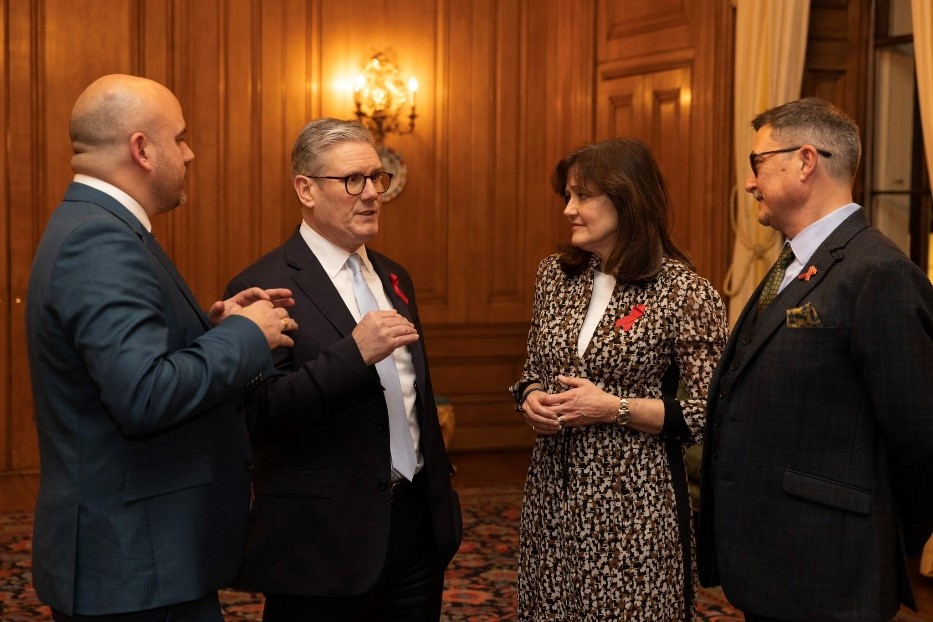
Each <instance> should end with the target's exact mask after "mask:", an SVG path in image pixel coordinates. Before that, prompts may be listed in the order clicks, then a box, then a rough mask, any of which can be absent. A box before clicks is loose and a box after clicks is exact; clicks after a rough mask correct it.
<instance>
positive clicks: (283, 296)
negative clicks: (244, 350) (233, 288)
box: [207, 287, 295, 326]
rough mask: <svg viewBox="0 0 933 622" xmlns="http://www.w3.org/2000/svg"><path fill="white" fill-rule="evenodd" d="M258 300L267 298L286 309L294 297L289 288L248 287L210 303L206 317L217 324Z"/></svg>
mask: <svg viewBox="0 0 933 622" xmlns="http://www.w3.org/2000/svg"><path fill="white" fill-rule="evenodd" d="M260 300H267V301H269V302H271V303H272V305H273V306H274V307H276V308H281V309H287V308H289V307H291V306H293V305H294V304H295V299H294V298H292V292H291V290H290V289H285V288H276V289H261V288H259V287H250V288H249V289H244V290H243V291H241V292H239V293H238V294H236V295H234V296H233V297H231V298H227V299H226V300H218V301H217V302H215V303H214V304H212V305H211V308H210V311H208V314H207V315H208V319H209V320H210V322H211V325H212V326H217V325H218V324H220V323H221V322H223V321H224V320H225V319H227V318H228V317H230V315H232V314H233V312H234V311H238V310H240V309H242V308H244V307H248V306H250V305H251V304H253V303H254V302H258V301H260Z"/></svg>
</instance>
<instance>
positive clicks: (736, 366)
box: [729, 363, 739, 371]
mask: <svg viewBox="0 0 933 622" xmlns="http://www.w3.org/2000/svg"><path fill="white" fill-rule="evenodd" d="M738 368H739V364H738V363H733V364H732V365H729V369H730V370H732V371H735V370H737V369H738Z"/></svg>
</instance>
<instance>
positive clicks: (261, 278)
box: [227, 231, 462, 595]
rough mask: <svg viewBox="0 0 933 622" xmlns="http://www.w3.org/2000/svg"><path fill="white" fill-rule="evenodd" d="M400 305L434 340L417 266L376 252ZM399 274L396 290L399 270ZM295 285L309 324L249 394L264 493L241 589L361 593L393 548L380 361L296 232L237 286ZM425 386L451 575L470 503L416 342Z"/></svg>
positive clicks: (422, 404)
mask: <svg viewBox="0 0 933 622" xmlns="http://www.w3.org/2000/svg"><path fill="white" fill-rule="evenodd" d="M367 255H368V256H369V259H370V261H371V262H372V264H373V267H374V268H375V271H376V273H377V274H378V275H379V278H380V279H381V280H382V283H383V287H384V289H385V292H386V293H387V295H388V297H389V300H390V301H391V302H392V304H394V305H395V308H396V309H397V310H398V312H399V313H400V314H402V315H403V316H405V317H406V318H408V319H409V320H411V321H412V323H413V324H414V325H415V328H416V329H417V330H418V333H419V334H421V335H424V331H423V330H422V328H421V323H420V321H419V319H418V305H417V303H416V301H415V289H414V286H413V285H412V282H411V278H410V277H409V275H408V272H407V271H406V270H405V269H404V268H403V267H402V266H400V265H399V264H397V263H395V262H393V261H392V260H391V259H389V258H387V257H385V256H384V255H381V254H379V253H377V252H375V251H373V250H371V249H367ZM393 274H394V275H395V276H396V277H397V278H398V286H399V290H400V291H401V292H402V295H404V296H405V297H406V298H408V300H407V301H405V300H402V298H401V296H399V295H398V294H397V293H394V286H393V284H392V282H391V276H390V275H393ZM251 286H259V287H264V288H266V287H288V288H290V289H291V290H292V291H293V292H294V298H295V306H294V307H292V308H291V309H289V313H290V315H291V316H292V317H294V318H295V320H296V321H297V322H298V327H299V328H298V331H297V332H295V333H294V334H293V338H294V340H295V346H294V347H293V348H291V349H290V350H288V351H286V350H282V352H283V354H284V353H288V354H289V356H288V358H287V359H285V360H283V361H281V363H280V364H279V365H277V371H278V373H277V374H276V375H275V376H273V377H271V378H269V379H268V380H267V381H266V382H264V383H263V384H262V385H261V386H260V387H259V388H257V389H256V390H255V391H254V392H253V393H252V394H251V395H250V397H249V399H248V410H247V420H248V421H249V428H250V433H251V434H252V435H253V441H254V452H255V455H256V468H255V470H254V471H253V479H254V487H255V491H256V500H255V503H254V504H253V509H252V515H251V517H250V525H249V535H248V539H247V547H246V556H245V559H244V562H243V569H242V572H241V575H240V578H239V579H238V581H237V585H238V586H239V587H243V588H245V589H251V590H260V591H264V592H275V593H283V594H306V595H352V594H359V593H361V592H364V591H366V590H368V589H370V588H371V587H372V586H373V584H374V583H375V582H376V579H377V578H378V577H379V572H380V571H381V570H382V567H383V565H384V562H385V556H386V552H387V549H388V544H389V522H390V520H389V519H390V516H391V501H390V492H389V488H388V484H389V476H390V471H391V456H390V453H389V419H388V412H387V409H386V402H385V398H384V397H383V388H382V385H381V384H380V382H379V375H378V374H377V372H376V370H375V367H374V366H367V365H366V363H365V362H364V361H363V357H362V356H361V354H360V350H359V348H358V347H357V345H356V342H355V341H354V340H353V337H352V335H351V333H352V332H353V329H354V328H356V320H354V318H353V316H352V315H351V314H350V311H349V310H348V309H347V306H346V304H345V303H344V302H343V299H342V298H341V297H340V294H339V293H338V292H337V289H336V288H335V287H334V284H333V282H332V281H331V279H330V277H329V276H328V275H327V273H326V272H324V268H323V267H321V263H320V262H319V261H318V259H317V257H315V256H314V253H312V252H311V249H309V248H308V245H307V244H306V243H305V241H304V239H303V238H302V237H301V234H300V233H299V232H298V231H296V232H295V233H294V234H293V235H292V236H291V237H290V238H289V239H288V240H287V241H286V242H285V244H283V245H282V246H280V247H279V248H276V249H274V250H273V251H271V252H270V253H268V254H267V255H266V256H264V257H262V258H261V259H259V260H258V261H257V262H256V263H254V264H253V265H252V266H250V267H249V268H247V269H246V270H244V271H243V272H242V273H241V274H240V275H239V276H238V277H236V278H235V279H234V280H233V281H232V282H231V284H230V285H229V286H228V288H227V291H237V290H239V289H242V288H244V287H251ZM409 350H410V352H411V358H412V363H413V365H414V368H415V378H416V389H417V393H418V399H417V407H418V424H419V426H420V428H421V452H422V454H423V455H424V469H423V471H422V473H421V475H422V477H419V478H418V481H419V482H421V483H422V484H423V489H422V490H421V491H420V492H421V494H424V495H425V497H426V498H427V500H428V504H429V507H430V512H431V521H430V522H431V524H432V526H433V532H434V533H433V536H434V540H435V542H436V543H437V552H438V557H439V561H440V567H439V568H438V571H439V572H442V571H443V568H444V567H446V565H447V563H448V562H449V561H450V559H451V558H452V557H453V555H454V553H455V552H456V550H457V548H458V546H459V545H460V538H461V532H462V528H461V518H460V502H459V499H458V498H457V493H456V492H455V491H454V490H453V489H452V488H451V484H450V473H449V467H450V463H449V462H448V460H447V454H446V452H445V450H444V441H443V439H442V437H441V430H440V424H439V423H438V419H437V407H436V406H435V404H434V395H433V390H432V387H431V376H430V373H429V370H428V363H427V358H426V356H425V351H424V342H423V340H419V341H417V342H415V343H413V344H411V345H410V346H409Z"/></svg>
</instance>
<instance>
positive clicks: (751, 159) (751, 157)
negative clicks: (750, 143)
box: [748, 145, 833, 177]
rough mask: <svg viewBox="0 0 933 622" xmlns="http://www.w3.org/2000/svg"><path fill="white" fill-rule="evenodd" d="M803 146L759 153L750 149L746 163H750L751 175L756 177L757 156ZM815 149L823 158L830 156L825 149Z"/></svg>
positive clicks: (798, 147)
mask: <svg viewBox="0 0 933 622" xmlns="http://www.w3.org/2000/svg"><path fill="white" fill-rule="evenodd" d="M801 148H803V145H797V146H796V147H788V148H787V149H774V150H772V151H762V152H761V153H755V152H754V151H752V152H751V153H750V154H748V163H749V164H751V165H752V175H754V176H755V177H758V158H761V157H764V156H766V155H774V154H775V153H790V152H791V151H797V150H798V149H801ZM814 149H816V152H817V153H818V154H820V155H821V156H823V157H824V158H831V157H833V154H831V153H830V152H828V151H826V150H825V149H817V148H816V147H814Z"/></svg>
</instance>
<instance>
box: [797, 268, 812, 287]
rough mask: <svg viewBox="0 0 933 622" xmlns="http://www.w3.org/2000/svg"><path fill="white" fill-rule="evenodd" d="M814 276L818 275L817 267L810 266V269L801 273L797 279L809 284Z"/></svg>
mask: <svg viewBox="0 0 933 622" xmlns="http://www.w3.org/2000/svg"><path fill="white" fill-rule="evenodd" d="M814 274H816V266H810V267H809V268H807V271H806V272H803V273H801V274H800V276H798V277H797V278H798V279H800V280H801V281H806V282H807V283H809V282H810V277H811V276H813V275H814Z"/></svg>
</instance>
